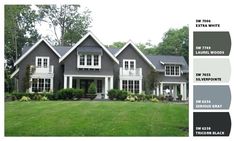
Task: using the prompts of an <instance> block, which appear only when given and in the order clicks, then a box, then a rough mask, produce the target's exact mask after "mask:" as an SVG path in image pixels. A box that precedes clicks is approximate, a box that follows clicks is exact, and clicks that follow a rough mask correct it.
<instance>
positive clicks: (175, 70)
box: [165, 65, 180, 76]
mask: <svg viewBox="0 0 236 141" xmlns="http://www.w3.org/2000/svg"><path fill="white" fill-rule="evenodd" d="M165 76H180V66H179V65H166V66H165Z"/></svg>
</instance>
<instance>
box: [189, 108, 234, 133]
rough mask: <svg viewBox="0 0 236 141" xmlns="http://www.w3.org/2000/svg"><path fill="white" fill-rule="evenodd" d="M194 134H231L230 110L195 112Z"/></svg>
mask: <svg viewBox="0 0 236 141" xmlns="http://www.w3.org/2000/svg"><path fill="white" fill-rule="evenodd" d="M193 122H194V123H193V135H194V136H229V134H230V129H231V119H230V115H229V112H194V113H193Z"/></svg>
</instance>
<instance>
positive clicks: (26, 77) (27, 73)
mask: <svg viewBox="0 0 236 141" xmlns="http://www.w3.org/2000/svg"><path fill="white" fill-rule="evenodd" d="M23 79H24V81H23V82H24V91H27V90H28V89H29V87H30V82H29V81H30V65H27V66H26V68H25V75H24V78H23Z"/></svg>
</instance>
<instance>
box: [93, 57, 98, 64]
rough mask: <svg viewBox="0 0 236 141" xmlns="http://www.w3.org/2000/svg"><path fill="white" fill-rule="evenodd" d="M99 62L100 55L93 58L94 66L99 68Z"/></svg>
mask: <svg viewBox="0 0 236 141" xmlns="http://www.w3.org/2000/svg"><path fill="white" fill-rule="evenodd" d="M98 60H99V56H98V55H94V57H93V63H94V66H98Z"/></svg>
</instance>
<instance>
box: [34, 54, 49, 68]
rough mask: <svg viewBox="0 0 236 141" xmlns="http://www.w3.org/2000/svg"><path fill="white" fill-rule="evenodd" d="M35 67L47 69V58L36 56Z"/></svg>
mask: <svg viewBox="0 0 236 141" xmlns="http://www.w3.org/2000/svg"><path fill="white" fill-rule="evenodd" d="M35 66H36V67H38V68H41V67H44V68H48V67H49V57H41V56H37V57H36V59H35Z"/></svg>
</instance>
